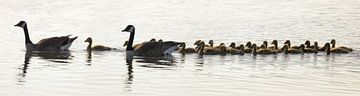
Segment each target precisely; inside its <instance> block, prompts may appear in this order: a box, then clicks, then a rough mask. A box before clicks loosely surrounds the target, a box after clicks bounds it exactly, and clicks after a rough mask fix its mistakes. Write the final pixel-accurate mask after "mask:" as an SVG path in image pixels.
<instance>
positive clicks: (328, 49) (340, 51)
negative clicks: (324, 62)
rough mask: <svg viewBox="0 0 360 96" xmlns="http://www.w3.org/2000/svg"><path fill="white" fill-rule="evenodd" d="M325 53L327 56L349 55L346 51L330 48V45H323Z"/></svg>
mask: <svg viewBox="0 0 360 96" xmlns="http://www.w3.org/2000/svg"><path fill="white" fill-rule="evenodd" d="M325 52H326V54H327V55H329V54H330V53H349V51H348V50H346V49H343V48H339V47H337V48H331V47H330V43H325Z"/></svg>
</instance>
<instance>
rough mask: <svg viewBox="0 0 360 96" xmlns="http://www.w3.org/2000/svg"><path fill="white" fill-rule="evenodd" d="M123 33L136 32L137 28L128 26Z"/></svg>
mask: <svg viewBox="0 0 360 96" xmlns="http://www.w3.org/2000/svg"><path fill="white" fill-rule="evenodd" d="M122 32H130V33H131V32H135V27H134V25H128V26H126V28H125V29H124V30H122Z"/></svg>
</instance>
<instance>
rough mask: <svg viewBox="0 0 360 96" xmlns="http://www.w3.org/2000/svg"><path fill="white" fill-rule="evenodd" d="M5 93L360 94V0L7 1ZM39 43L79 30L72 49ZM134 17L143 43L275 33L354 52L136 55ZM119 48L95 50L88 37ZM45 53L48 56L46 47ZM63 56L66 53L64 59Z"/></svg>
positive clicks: (1, 59)
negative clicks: (30, 48) (27, 40)
mask: <svg viewBox="0 0 360 96" xmlns="http://www.w3.org/2000/svg"><path fill="white" fill-rule="evenodd" d="M0 9H1V10H2V11H0V20H1V22H0V25H1V26H0V29H1V30H0V31H1V33H2V35H1V38H0V42H1V44H2V47H1V48H0V50H1V51H0V52H1V55H0V66H1V67H0V85H1V87H0V90H1V91H0V95H6V96H33V95H38V96H48V95H54V94H56V95H59V96H60V95H61V96H62V95H66V96H79V95H87V96H99V95H105V96H109V95H114V96H115V95H116V96H118V95H147V96H148V95H153V96H159V95H163V96H168V95H179V96H184V95H195V96H199V95H202V96H209V95H217V96H219V95H224V96H229V95H238V94H239V95H240V94H241V95H251V96H254V95H255V96H269V95H270V96H275V95H276V96H278V95H293V96H308V95H326V96H329V95H334V96H340V95H347V96H351V95H352V96H357V95H359V94H360V93H359V92H360V90H359V89H360V82H359V80H360V65H359V63H358V62H360V54H359V53H360V52H359V51H358V50H360V43H359V42H360V39H358V38H359V37H360V31H359V29H360V27H359V25H360V11H359V9H360V2H358V1H357V0H346V1H344V0H245V1H244V0H243V1H239V0H226V1H224V0H206V1H205V0H197V1H187V0H172V1H160V0H155V1H154V0H151V1H148V0H120V1H117V0H104V1H98V0H75V1H74V0H42V1H38V0H12V1H6V2H2V3H0ZM20 20H25V21H27V23H28V27H29V31H30V37H31V39H32V40H33V42H37V41H38V40H40V39H41V38H45V37H51V36H61V35H68V34H73V35H75V36H79V38H78V40H76V41H75V42H74V44H73V46H72V47H71V53H70V54H62V55H60V56H59V55H52V54H36V55H33V56H31V55H28V54H26V52H25V46H24V36H23V35H24V34H23V32H22V30H21V29H19V28H16V27H14V26H13V25H14V24H16V23H18V22H19V21H20ZM128 24H133V25H135V27H136V30H137V33H136V38H135V42H136V43H140V42H143V41H147V40H150V39H151V38H161V39H163V40H175V41H184V42H186V43H188V46H189V47H194V46H193V45H192V44H191V43H193V42H194V41H195V40H197V39H201V40H205V41H208V40H210V39H213V40H214V41H215V44H219V43H221V42H224V43H225V44H227V45H228V44H230V42H236V43H245V42H247V41H252V42H255V43H258V44H259V43H261V42H262V41H264V40H267V41H271V40H273V39H277V40H279V42H284V41H285V40H287V39H290V40H292V43H293V44H300V43H303V42H304V41H305V40H311V41H319V42H320V45H323V44H324V43H325V42H329V40H331V39H337V43H338V44H339V45H343V46H350V47H352V48H354V49H355V51H353V52H351V53H349V54H333V55H325V54H324V53H319V54H304V55H284V54H277V55H258V56H256V57H254V56H253V55H251V54H245V55H244V56H239V55H226V56H217V55H215V56H199V55H197V54H189V55H181V54H179V53H173V57H164V58H141V57H134V59H133V60H131V61H127V60H126V52H125V51H124V48H123V47H121V46H122V44H123V42H124V41H125V40H127V38H128V35H129V34H128V33H121V32H120V30H121V29H123V28H124V27H125V26H126V25H128ZM87 37H92V38H93V40H94V43H95V44H102V45H107V46H111V47H116V48H119V49H120V50H118V51H108V52H93V53H92V55H91V57H89V55H88V53H87V52H86V51H85V49H86V46H87V45H86V43H84V42H83V41H84V40H85V39H86V38H87ZM44 55H45V56H44ZM59 58H60V59H59Z"/></svg>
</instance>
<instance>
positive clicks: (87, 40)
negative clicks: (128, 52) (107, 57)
mask: <svg viewBox="0 0 360 96" xmlns="http://www.w3.org/2000/svg"><path fill="white" fill-rule="evenodd" d="M84 42H88V43H89V45H88V46H87V48H86V50H87V51H91V50H94V51H106V50H116V48H110V47H106V46H104V45H95V46H92V39H91V37H88V38H87V39H86V40H85V41H84ZM91 46H92V47H91Z"/></svg>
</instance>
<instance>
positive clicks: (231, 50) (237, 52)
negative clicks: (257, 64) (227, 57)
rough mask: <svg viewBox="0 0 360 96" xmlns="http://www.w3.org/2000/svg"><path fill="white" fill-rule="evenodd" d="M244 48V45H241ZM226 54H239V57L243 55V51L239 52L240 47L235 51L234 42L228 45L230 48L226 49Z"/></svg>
mask: <svg viewBox="0 0 360 96" xmlns="http://www.w3.org/2000/svg"><path fill="white" fill-rule="evenodd" d="M243 46H244V45H243ZM226 53H230V54H232V55H235V54H239V55H244V51H243V50H240V46H239V49H237V48H236V47H235V42H232V43H231V44H230V46H229V47H228V48H226Z"/></svg>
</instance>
